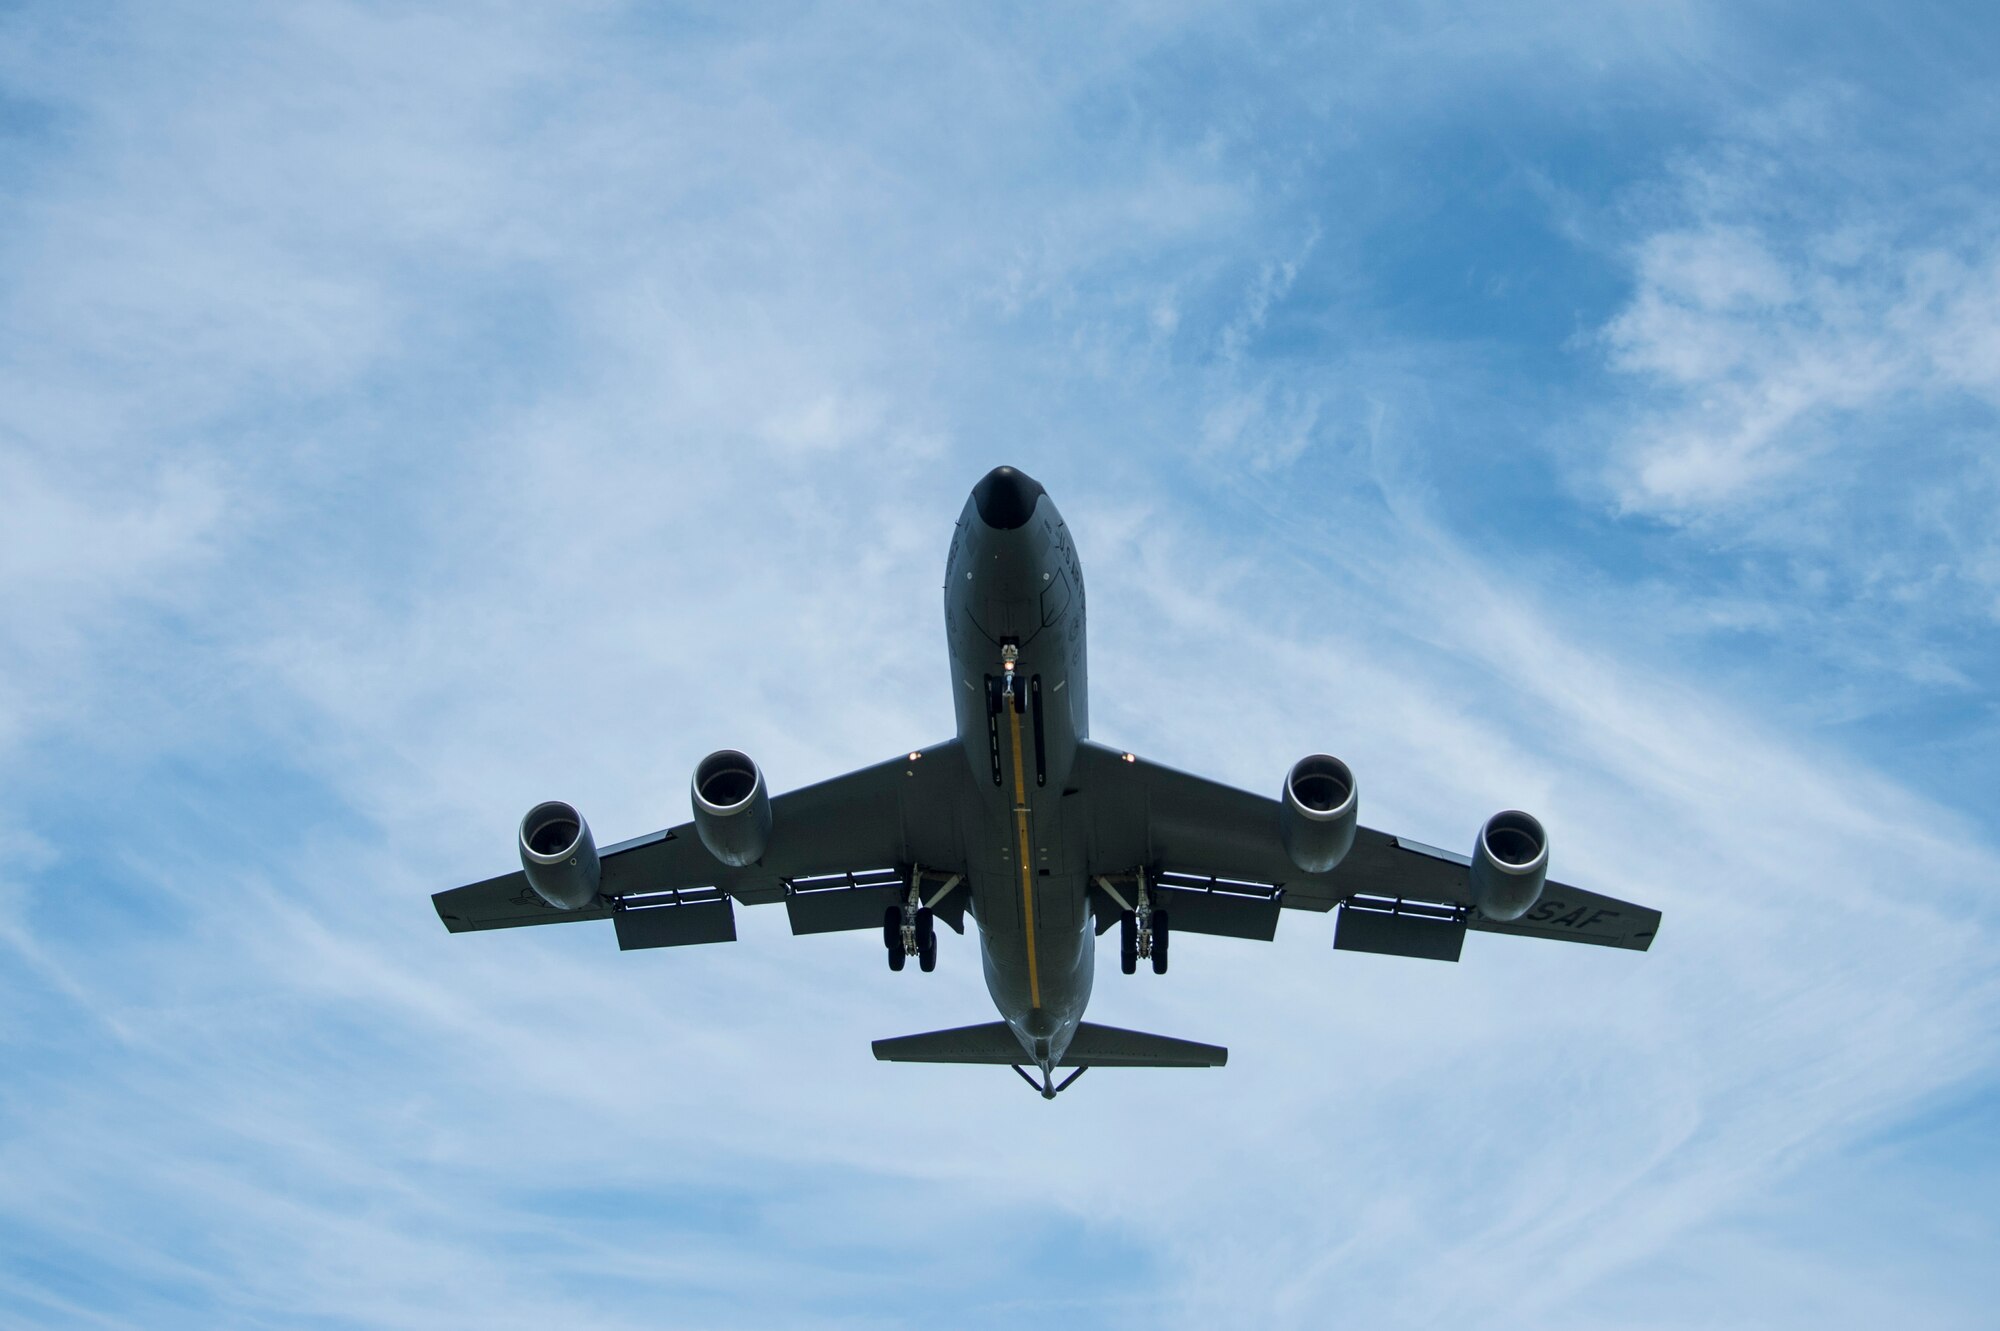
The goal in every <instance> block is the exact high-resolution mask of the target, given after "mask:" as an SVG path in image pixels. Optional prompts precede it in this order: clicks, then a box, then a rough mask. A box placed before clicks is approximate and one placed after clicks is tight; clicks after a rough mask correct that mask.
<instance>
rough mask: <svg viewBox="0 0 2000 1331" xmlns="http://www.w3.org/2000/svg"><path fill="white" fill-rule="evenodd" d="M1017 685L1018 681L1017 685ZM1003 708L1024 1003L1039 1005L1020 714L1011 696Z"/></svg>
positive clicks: (1033, 896)
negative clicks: (1017, 846) (1024, 962)
mask: <svg viewBox="0 0 2000 1331" xmlns="http://www.w3.org/2000/svg"><path fill="white" fill-rule="evenodd" d="M1017 687H1018V684H1017ZM1000 705H1001V706H1002V707H1005V708H1006V709H1007V733H1008V735H1009V736H1010V737H1011V738H1012V740H1013V745H1014V830H1015V834H1016V836H1017V838H1018V839H1019V841H1020V843H1021V923H1022V925H1023V926H1024V928H1025V932H1026V935H1027V939H1028V1005H1029V1006H1030V1007H1032V1008H1035V1009H1036V1010H1038V1011H1039V1010H1040V1008H1041V1006H1042V977H1041V972H1040V971H1039V970H1038V969H1037V967H1036V965H1035V865H1034V858H1033V856H1032V855H1031V854H1030V852H1029V849H1028V781H1027V773H1025V772H1023V771H1022V770H1021V713H1020V711H1019V710H1018V709H1017V708H1016V707H1015V706H1014V700H1013V699H1012V698H1002V699H1001V700H1000Z"/></svg>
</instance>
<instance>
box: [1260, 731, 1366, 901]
mask: <svg viewBox="0 0 2000 1331" xmlns="http://www.w3.org/2000/svg"><path fill="white" fill-rule="evenodd" d="M1280 805H1281V811H1280V813H1279V815H1278V836H1279V838H1280V839H1281V840H1282V841H1283V842H1284V843H1285V853H1286V854H1287V855H1289V856H1291V857H1292V863H1293V864H1296V865H1298V866H1299V868H1301V869H1303V870H1305V871H1306V872H1307V873H1325V872H1326V871H1327V870H1329V869H1331V868H1333V867H1334V866H1335V865H1336V864H1339V863H1340V861H1341V860H1342V859H1343V858H1345V856H1346V855H1347V851H1348V848H1349V847H1350V846H1352V845H1353V844H1354V818H1355V812H1356V809H1357V807H1358V806H1357V803H1356V799H1355V789H1354V773H1353V772H1352V771H1350V770H1349V769H1348V766H1347V764H1346V763H1344V762H1342V761H1340V759H1338V758H1336V757H1334V756H1333V755H1332V754H1327V753H1315V754H1311V755H1309V756H1307V757H1304V758H1301V759H1299V760H1298V761H1297V762H1296V763H1293V764H1292V770H1291V771H1290V772H1288V773H1286V774H1285V789H1284V793H1283V794H1282V796H1281V797H1280Z"/></svg>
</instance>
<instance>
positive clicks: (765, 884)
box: [432, 467, 1660, 1099]
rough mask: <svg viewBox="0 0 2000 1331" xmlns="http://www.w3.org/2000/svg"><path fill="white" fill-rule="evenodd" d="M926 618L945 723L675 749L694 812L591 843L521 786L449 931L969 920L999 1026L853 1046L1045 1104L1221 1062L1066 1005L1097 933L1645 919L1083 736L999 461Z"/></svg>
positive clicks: (1032, 531) (1642, 929) (1072, 624)
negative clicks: (508, 856) (1084, 1085)
mask: <svg viewBox="0 0 2000 1331" xmlns="http://www.w3.org/2000/svg"><path fill="white" fill-rule="evenodd" d="M944 622H945V638H946V647H947V650H948V652H949V654H950V658H951V690H952V696H953V698H954V699H955V700H956V703H957V713H958V734H957V736H956V737H955V738H953V739H949V740H946V741H945V742H943V743H942V744H933V745H931V746H930V747H928V748H923V749H912V750H910V751H908V752H907V753H901V754H898V755H897V756H895V757H894V758H891V759H890V760H888V761H887V762H883V763H877V764H876V765H875V766H873V767H864V768H862V769H861V770H859V771H856V772H849V773H848V774H847V775H845V776H837V777H834V778H833V779H832V780H830V781H822V782H820V783H819V784H818V785H813V786H806V787H804V788H803V789H800V790H795V791H792V792H790V793H789V794H785V795H778V796H775V797H774V796H773V795H772V794H771V793H770V791H769V789H768V788H767V787H766V785H765V782H764V773H763V772H762V770H761V769H759V768H758V766H757V764H756V763H754V762H752V761H751V760H750V758H749V756H748V755H746V754H743V753H740V752H737V751H736V750H734V749H724V750H721V751H720V752H717V753H712V754H710V755H709V756H708V757H706V758H703V759H702V760H701V761H700V762H699V763H698V764H696V765H695V769H694V780H693V790H692V796H693V806H694V807H693V813H694V818H693V821H691V822H687V823H682V824H681V825H680V826H678V827H672V828H668V829H667V830H665V831H660V832H652V833H649V834H647V835H645V836H641V837H636V838H634V839H632V840H630V841H621V842H619V843H618V844H617V845H614V846H606V847H604V848H602V849H599V848H598V846H597V844H596V842H595V840H594V839H593V838H592V836H591V831H590V827H589V825H588V824H587V823H585V822H584V819H583V815H582V814H581V813H579V812H577V810H576V809H575V808H573V807H572V806H570V805H568V804H565V803H563V802H561V801H560V800H551V801H548V802H546V803H542V804H537V805H536V806H535V807H534V808H532V809H530V810H528V813H527V816H526V817H524V818H523V819H522V820H521V826H520V832H519V836H518V838H517V848H518V850H519V852H520V856H521V869H520V871H519V872H517V873H508V874H502V875H501V876H499V877H498V878H489V879H487V880H486V881H484V882H480V883H473V884H471V885H470V886H467V887H460V888H454V889H453V890H451V891H449V892H440V893H438V894H436V896H434V897H433V898H432V900H433V901H434V902H435V903H436V906H437V912H438V915H439V917H440V918H442V919H443V921H444V923H445V926H446V927H447V928H449V929H450V930H451V931H452V932H453V933H463V932H467V931H471V930H478V929H506V928H512V927H514V926H516V925H524V924H555V923H560V922H565V921H572V920H603V919H609V920H610V921H611V922H612V924H613V926H614V927H615V929H616V932H617V937H618V946H619V947H620V948H652V947H676V946H680V945H683V944H691V943H720V942H729V941H733V940H734V939H735V937H736V917H735V907H736V906H737V905H739V904H740V905H744V906H756V905H766V904H777V903H780V902H782V903H783V904H784V907H785V911H786V913H787V914H788V915H789V916H790V920H791V928H792V932H793V933H795V934H811V933H826V932H832V931H836V930H848V929H853V930H859V929H871V930H879V931H880V933H881V938H882V945H883V950H884V953H885V955H886V956H887V959H888V964H889V969H890V970H894V971H900V970H902V969H903V968H904V966H905V964H906V963H907V962H908V960H909V959H910V958H912V957H914V958H916V961H917V967H918V969H919V970H922V971H930V970H932V969H934V968H935V967H936V965H937V956H938V951H937V923H938V921H940V920H942V921H943V922H944V923H945V924H946V925H948V926H949V927H950V928H952V929H953V930H955V931H957V932H959V933H963V932H965V921H966V918H967V917H968V916H970V918H971V919H972V921H973V922H974V924H975V925H976V927H977V930H978V937H979V956H980V962H981V964H982V966H983V968H984V970H985V974H986V988H987V991H988V992H989V993H990V994H992V996H993V1002H994V1005H995V1006H996V1007H997V1008H998V1009H999V1011H1000V1016H1001V1018H1002V1019H1001V1020H1000V1021H997V1022H988V1023H984V1024H981V1025H974V1026H961V1027H957V1028H955V1029H952V1030H942V1031H931V1032H927V1033H925V1034H921V1035H906V1036H902V1037H899V1038H895V1039H888V1040H877V1041H875V1043H874V1051H875V1057H876V1058H878V1059H883V1060H886V1061H889V1062H914V1063H985V1064H995V1065H1006V1066H1012V1067H1013V1069H1014V1071H1015V1072H1017V1073H1019V1074H1020V1075H1021V1077H1022V1078H1023V1079H1024V1080H1026V1081H1027V1082H1028V1084H1029V1085H1031V1086H1033V1087H1034V1088H1035V1089H1036V1090H1037V1091H1039V1092H1041V1094H1042V1095H1043V1096H1044V1097H1045V1098H1048V1099H1053V1098H1055V1096H1056V1094H1057V1092H1059V1091H1061V1090H1063V1089H1065V1088H1066V1087H1067V1086H1068V1085H1069V1084H1070V1083H1071V1082H1073V1081H1075V1080H1076V1078H1078V1077H1079V1076H1081V1075H1083V1073H1084V1071H1085V1070H1086V1069H1089V1068H1093V1067H1220V1066H1222V1065H1223V1063H1224V1062H1225V1061H1226V1060H1227V1059H1228V1050H1226V1049H1223V1048H1220V1047H1218V1046H1216V1045H1209V1044H1200V1043H1197V1042H1195V1041H1192V1040H1180V1039H1173V1038H1170V1037H1167V1036H1162V1035H1150V1034H1147V1033H1145V1032H1141V1031H1128V1030H1121V1029H1118V1028H1116V1027H1111V1026H1100V1025H1097V1024H1095V1023H1092V1022H1087V1021H1085V1020H1083V1012H1084V1007H1085V1005H1086V1004H1087V1003H1088V1002H1089V1001H1090V990H1091V980H1092V975H1093V971H1094V968H1095V964H1096V957H1097V946H1096V942H1097V936H1098V935H1100V934H1102V933H1104V932H1106V931H1107V930H1109V929H1111V928H1114V927H1115V928H1117V930H1118V931H1119V932H1118V940H1119V949H1118V953H1119V964H1120V969H1122V970H1123V971H1124V972H1125V973H1126V974H1127V975H1130V974H1133V973H1134V972H1135V971H1137V970H1138V968H1139V963H1140V962H1141V961H1146V962H1147V963H1149V965H1150V967H1151V969H1152V971H1153V972H1154V973H1155V974H1159V975H1164V974H1166V972H1167V959H1168V955H1169V950H1170V946H1171V944H1172V942H1173V940H1174V939H1176V938H1177V937H1179V936H1180V935H1183V934H1210V935H1221V936H1224V937H1230V938H1248V939H1264V940H1269V939H1271V938H1272V937H1274V936H1275V934H1276V932H1277V927H1278V920H1279V917H1280V915H1281V914H1282V913H1283V911H1285V910H1286V909H1291V910H1301V911H1315V912H1319V913H1322V914H1323V913H1325V912H1328V911H1332V910H1334V909H1336V908H1338V910H1339V915H1338V917H1337V919H1336V922H1335V926H1334V931H1333V946H1334V947H1335V948H1338V949H1345V950H1348V951H1357V952H1377V953H1388V954H1390V955H1394V956H1402V957H1421V958H1429V959H1432V960H1438V961H1457V960H1458V957H1459V952H1460V949H1461V947H1462V946H1463V944H1464V941H1465V935H1466V931H1467V930H1472V931H1474V932H1479V933H1493V934H1517V935H1521V936H1525V937H1531V938H1552V939H1561V940H1565V941H1569V942H1578V943H1595V944H1600V945H1603V946H1607V947H1622V948H1631V949H1634V950H1637V951H1644V950H1646V948H1647V947H1648V946H1650V945H1651V943H1652V941H1653V934H1654V932H1655V931H1656V930H1657V929H1658V928H1659V923H1660V915H1659V912H1658V911H1654V910H1648V909H1646V908H1644V907H1642V906H1635V905H1632V904H1630V903H1628V902H1624V901H1616V900H1613V899H1612V898H1610V897H1603V896H1598V895H1597V894H1595V893H1592V892H1586V891H1583V890H1582V889H1580V888H1575V887H1570V886H1568V885H1567V884H1564V883H1558V882H1551V881H1549V879H1548V865H1549V845H1548V837H1547V835H1546V834H1545V833H1544V831H1543V829H1542V825H1541V823H1540V822H1539V821H1537V820H1536V819H1535V818H1534V817H1532V816H1531V815H1529V814H1526V813H1523V812H1520V811H1519V810H1511V809H1510V810H1506V811H1503V812H1501V813H1496V814H1494V815H1493V816H1492V817H1491V818H1489V819H1487V820H1486V822H1485V823H1484V824H1483V825H1481V827H1480V828H1479V831H1478V834H1477V835H1476V836H1475V837H1474V839H1473V845H1472V854H1471V855H1470V856H1466V855H1456V854H1453V853H1452V852H1450V851H1448V850H1440V849H1437V848H1436V847H1433V846H1426V845H1421V844H1419V843H1417V842H1415V841H1411V840H1409V839H1408V838H1406V837H1398V836H1392V835H1389V834H1387V833H1384V832H1377V831H1374V830H1373V829H1371V828H1367V827H1362V826H1360V825H1359V823H1358V822H1357V821H1356V807H1357V806H1356V787H1355V780H1354V774H1353V772H1352V771H1350V770H1349V768H1348V766H1347V764H1346V763H1344V762H1342V761H1341V760H1340V759H1338V758H1335V757H1333V756H1332V755H1330V754H1324V753H1315V754H1310V755H1308V756H1307V757H1304V758H1301V759H1299V760H1298V761H1297V762H1296V763H1294V764H1292V767H1291V769H1290V770H1289V771H1288V772H1287V773H1286V774H1285V778H1284V781H1283V782H1282V784H1281V785H1280V786H1279V789H1278V797H1277V798H1276V799H1268V798H1266V797H1264V796H1261V795H1253V794H1251V793H1249V792H1247V791H1242V790H1237V789H1235V788H1233V787H1230V786H1225V785H1221V784H1219V783H1217V782H1214V781H1209V780H1206V779H1204V778H1202V777H1198V776H1190V775H1188V774H1187V773H1185V772H1178V771H1175V770H1174V769H1173V768H1170V767H1164V766H1161V765H1160V764H1157V763H1153V762H1148V761H1147V760H1146V759H1144V758H1142V757H1140V756H1139V755H1137V754H1134V753H1128V752H1126V751H1124V750H1122V749H1118V748H1113V747H1110V746H1107V745H1104V744H1099V743H1097V742H1096V741H1094V740H1092V739H1090V738H1088V736H1089V734H1090V708H1089V691H1088V688H1087V684H1086V669H1085V653H1084V592H1083V566H1082V564H1081V563H1079V562H1078V559H1077V553H1076V546H1075V544H1074V543H1073V542H1072V541H1071V539H1070V533H1069V528H1068V527H1067V526H1066V525H1065V524H1064V523H1063V520H1062V516H1061V515H1060V514H1059V513H1057V512H1056V506H1055V504H1054V502H1053V501H1052V500H1051V499H1050V498H1049V496H1048V494H1047V493H1046V492H1045V491H1044V490H1043V488H1042V486H1041V485H1040V484H1038V483H1037V482H1035V481H1034V480H1033V479H1031V478H1030V477H1028V476H1027V475H1025V474H1024V473H1022V472H1021V471H1019V470H1016V469H1014V468H1011V467H999V468H996V469H994V470H993V471H992V472H990V473H988V474H987V476H986V477H985V478H984V479H983V480H981V481H980V482H979V484H978V485H977V486H975V487H974V488H973V491H972V495H971V497H970V498H969V499H968V500H967V501H966V505H965V509H964V511H963V512H962V513H961V514H960V515H959V519H958V529H957V531H956V532H954V533H953V535H952V541H951V553H950V554H949V555H948V556H947V557H946V560H945V589H944ZM1031 1067H1032V1068H1033V1069H1035V1072H1034V1073H1033V1074H1030V1073H1029V1071H1028V1069H1029V1068H1031ZM1059 1070H1066V1071H1067V1075H1066V1076H1064V1077H1062V1079H1061V1080H1058V1079H1057V1078H1058V1072H1059Z"/></svg>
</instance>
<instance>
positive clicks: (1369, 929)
mask: <svg viewBox="0 0 2000 1331" xmlns="http://www.w3.org/2000/svg"><path fill="white" fill-rule="evenodd" d="M1076 761H1077V768H1076V770H1077V777H1076V780H1077V781H1078V784H1079V786H1080V788H1081V789H1082V790H1083V791H1085V792H1087V794H1088V798H1089V799H1090V801H1091V818H1092V823H1093V827H1094V829H1095V838H1094V841H1093V845H1092V851H1091V866H1090V870H1091V872H1092V874H1094V875H1104V876H1106V877H1107V878H1108V879H1109V880H1111V886H1112V888H1113V889H1116V888H1117V885H1118V879H1119V876H1120V875H1121V874H1122V875H1124V876H1126V877H1128V878H1129V876H1130V875H1131V874H1132V871H1133V870H1134V869H1135V868H1136V867H1137V866H1140V865H1144V866H1147V867H1148V869H1149V870H1150V871H1151V873H1152V874H1153V875H1154V876H1155V879H1156V882H1157V889H1156V895H1157V896H1158V897H1159V899H1160V903H1161V905H1162V906H1165V907H1167V908H1168V909H1170V910H1171V911H1172V912H1173V914H1172V917H1171V918H1172V920H1173V923H1174V928H1176V929H1186V930H1191V931H1193V932H1197V933H1217V934H1224V935H1228V936H1232V937H1240V938H1266V939H1268V938H1270V937H1272V936H1274V934H1275V932H1276V929H1277V918H1278V910H1279V908H1280V907H1292V908H1295V909H1303V910H1317V911H1327V910H1332V909H1334V908H1335V907H1336V906H1338V907H1340V909H1341V918H1340V922H1339V925H1338V927H1337V931H1336V935H1335V938H1336V941H1335V946H1337V947H1341V948H1345V949H1348V950H1352V951H1365V952H1389V953H1392V954H1395V955H1401V956H1423V957H1434V958H1436V959H1440V960H1454V961H1455V960H1457V958H1458V947H1459V943H1460V942H1461V940H1462V939H1463V937H1464V932H1465V930H1467V929H1474V930H1478V931H1481V932H1487V933H1504V934H1518V935H1522V936H1525V937H1530V938H1554V939H1560V940H1563V941H1566V942H1576V943H1595V944H1598V945H1600V946H1606V947H1623V948H1631V949H1634V950H1638V951H1644V950H1645V949H1646V948H1648V947H1649V946H1651V945H1652V941H1653V935H1654V933H1655V932H1656V931H1657V930H1658V928H1659V924H1660V913H1659V912H1658V911H1655V910H1649V909H1647V908H1646V907H1644V906H1636V905H1633V904H1632V903H1630V902H1626V901H1619V900H1616V899H1614V898H1612V897H1605V896H1600V895H1598V894H1597V893H1594V892H1586V891H1584V890H1583V889H1581V888H1577V887H1572V886H1570V885H1569V884H1567V883H1558V882H1551V883H1549V884H1548V885H1547V887H1546V888H1545V889H1544V890H1543V892H1542V897H1541V900H1540V901H1538V902H1537V903H1536V904H1535V906H1534V908H1533V909H1532V910H1530V911H1529V912H1528V913H1527V914H1526V915H1524V916H1522V917H1521V918H1520V919H1518V920H1514V921H1511V922H1502V921H1498V920H1489V919H1487V918H1485V917H1484V916H1483V915H1481V914H1480V913H1479V912H1478V910H1477V909H1476V908H1474V907H1473V904H1472V896H1471V883H1470V879H1469V876H1468V873H1467V869H1468V866H1469V865H1470V864H1471V860H1470V859H1468V858H1467V857H1466V856H1463V855H1455V854H1453V853H1452V852H1450V851H1446V850H1439V849H1437V848H1436V847H1434V846H1426V845H1423V844H1422V843H1420V842H1415V841H1411V840H1409V839H1408V838H1405V837H1398V836H1394V835H1392V834H1390V833H1387V832H1378V831H1376V830H1375V829H1373V828H1368V827H1363V828H1359V829H1357V831H1356V833H1355V838H1354V847H1353V849H1352V850H1350V851H1349V852H1348V854H1347V857H1346V858H1345V859H1344V860H1342V861H1341V862H1340V864H1339V865H1338V866H1337V867H1336V868H1334V869H1333V870H1332V871H1331V872H1329V873H1323V874H1310V873H1305V872H1302V871H1301V870H1300V869H1299V868H1298V866H1297V865H1295V864H1293V863H1292V861H1291V857H1290V856H1289V855H1287V854H1286V853H1285V848H1284V844H1283V842H1281V841H1280V840H1279V834H1278V817H1279V805H1278V801H1277V800H1275V799H1271V798H1269V797H1268V796H1263V795H1254V794H1251V793H1250V792H1249V791H1246V790H1238V789H1236V788H1235V787H1234V786H1227V785H1224V784H1222V783H1221V782H1219V781H1211V780H1208V779H1207V778H1205V777H1199V776H1193V775H1190V774H1188V773H1186V772H1181V771H1176V770H1175V769H1174V768H1171V767H1165V766H1162V765H1160V764H1158V763H1150V762H1147V761H1146V760H1145V759H1143V758H1136V757H1135V758H1133V759H1132V760H1130V761H1127V759H1126V757H1125V755H1123V754H1122V753H1120V752H1118V751H1117V750H1115V749H1111V748H1107V747H1105V746H1104V745H1101V744H1096V743H1093V742H1091V741H1088V740H1086V741H1084V742H1083V743H1082V744H1080V745H1079V746H1078V748H1077V760H1076ZM1114 904H1115V902H1114ZM1100 918H1102V917H1101V916H1100ZM1447 954H1448V955H1447Z"/></svg>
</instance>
